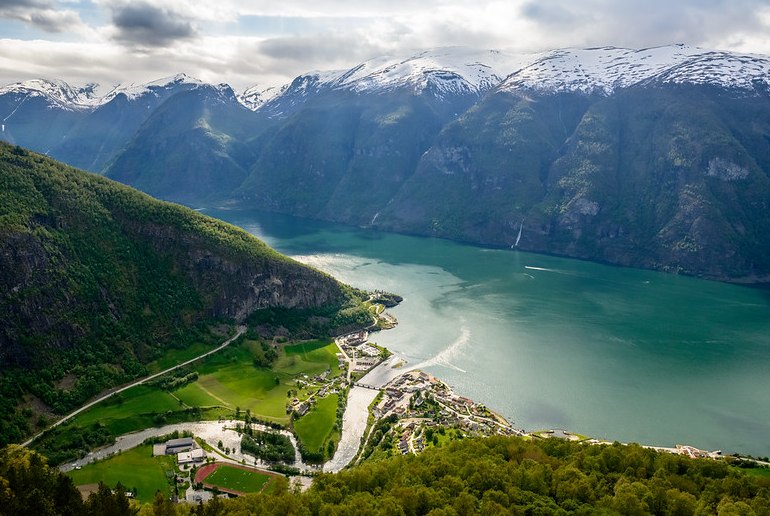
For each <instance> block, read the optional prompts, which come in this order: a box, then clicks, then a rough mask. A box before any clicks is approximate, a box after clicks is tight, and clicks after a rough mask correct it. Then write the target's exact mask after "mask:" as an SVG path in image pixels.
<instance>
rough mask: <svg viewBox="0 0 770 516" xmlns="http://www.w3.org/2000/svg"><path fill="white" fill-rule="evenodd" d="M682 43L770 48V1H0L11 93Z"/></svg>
mask: <svg viewBox="0 0 770 516" xmlns="http://www.w3.org/2000/svg"><path fill="white" fill-rule="evenodd" d="M669 43H687V44H691V45H698V46H703V47H708V48H717V49H725V50H738V51H743V52H756V53H767V54H770V0H499V1H488V0H473V1H462V0H419V1H417V0H312V1H304V0H271V1H263V0H239V1H236V0H216V1H200V0H163V1H160V0H0V85H2V84H7V83H10V82H15V81H18V80H24V79H30V78H37V77H45V78H60V79H64V80H66V81H68V82H70V83H71V84H73V85H83V84H85V83H87V82H91V81H95V82H99V83H101V84H102V85H103V87H109V86H111V85H114V84H117V83H119V82H147V81H150V80H154V79H157V78H160V77H165V76H168V75H173V74H175V73H177V72H185V73H187V74H189V75H192V76H194V77H197V78H199V79H201V80H204V81H208V82H214V83H219V82H227V83H229V84H231V85H232V86H233V87H235V88H236V89H243V88H245V87H247V86H251V85H253V84H263V85H277V84H283V83H285V82H288V81H289V80H291V78H293V77H295V76H296V75H298V74H299V73H302V72H306V71H309V70H326V69H338V68H349V67H351V66H354V65H355V64H357V63H359V62H361V61H363V60H365V59H368V58H370V57H374V56H376V55H380V54H393V53H406V52H409V51H410V50H411V49H417V48H429V47H437V46H447V45H463V46H472V47H477V48H494V49H502V50H510V51H514V52H533V51H542V50H548V49H552V48H557V47H567V46H574V47H589V46H605V45H614V46H622V47H630V48H644V47H649V46H656V45H665V44H669Z"/></svg>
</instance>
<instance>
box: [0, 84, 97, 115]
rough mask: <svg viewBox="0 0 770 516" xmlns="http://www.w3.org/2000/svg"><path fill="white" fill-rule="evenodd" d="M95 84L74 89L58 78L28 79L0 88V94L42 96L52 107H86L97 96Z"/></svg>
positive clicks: (77, 108) (78, 108)
mask: <svg viewBox="0 0 770 516" xmlns="http://www.w3.org/2000/svg"><path fill="white" fill-rule="evenodd" d="M96 87H97V85H96V84H93V83H91V84H87V85H86V86H84V87H83V88H79V89H74V88H72V87H71V86H70V85H69V84H67V83H66V82H64V81H62V80H60V79H30V80H27V81H21V82H17V83H13V84H9V85H7V86H3V87H2V88H0V95H6V94H17V95H23V96H25V97H42V98H44V99H46V100H48V102H49V103H50V104H51V106H52V107H59V108H62V109H67V110H73V111H74V110H82V109H88V108H89V107H90V106H91V105H92V104H93V102H94V100H95V99H97V98H98V97H97V96H96V94H95V89H96Z"/></svg>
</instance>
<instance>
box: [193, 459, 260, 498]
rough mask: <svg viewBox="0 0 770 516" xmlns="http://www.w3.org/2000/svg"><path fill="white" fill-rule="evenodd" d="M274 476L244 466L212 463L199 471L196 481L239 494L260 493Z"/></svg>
mask: <svg viewBox="0 0 770 516" xmlns="http://www.w3.org/2000/svg"><path fill="white" fill-rule="evenodd" d="M274 476H275V475H271V474H268V473H263V472H261V471H257V470H254V469H251V468H246V467H244V466H234V465H233V466H231V465H226V464H210V465H207V466H203V467H202V468H201V469H200V470H199V471H198V473H197V474H196V475H195V481H196V482H203V483H204V484H205V485H207V486H212V487H218V488H219V489H222V490H227V491H231V492H233V493H237V494H241V493H258V492H260V491H262V489H264V487H265V486H266V485H267V484H268V483H269V482H270V481H271V480H272V479H273V477H274Z"/></svg>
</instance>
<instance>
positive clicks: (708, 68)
mask: <svg viewBox="0 0 770 516" xmlns="http://www.w3.org/2000/svg"><path fill="white" fill-rule="evenodd" d="M768 78H770V60H768V58H767V57H764V56H753V55H748V54H737V53H732V52H714V51H710V50H704V49H701V48H698V47H691V46H688V45H669V46H662V47H654V48H645V49H641V50H634V49H628V48H617V47H601V48H586V49H576V48H567V49H560V50H553V51H549V52H543V53H539V54H531V55H529V56H521V58H520V66H519V68H518V69H516V70H515V71H514V72H513V73H512V74H511V75H509V76H508V77H507V78H506V79H505V81H503V83H502V84H501V85H500V89H501V90H508V91H512V90H520V89H526V90H534V91H540V92H582V93H601V94H605V95H610V94H612V93H613V92H614V91H615V90H616V89H617V88H625V87H628V86H631V85H634V84H639V83H651V82H658V83H676V84H684V83H687V84H714V85H718V86H722V87H727V88H735V87H737V88H751V87H753V85H755V84H756V81H757V80H760V81H763V82H765V83H768V82H770V81H768Z"/></svg>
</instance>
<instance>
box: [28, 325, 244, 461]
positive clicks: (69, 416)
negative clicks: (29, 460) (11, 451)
mask: <svg viewBox="0 0 770 516" xmlns="http://www.w3.org/2000/svg"><path fill="white" fill-rule="evenodd" d="M245 332H246V326H238V331H237V332H236V333H235V335H233V336H232V337H230V338H229V339H227V340H226V341H224V342H223V343H222V344H220V345H219V347H216V348H214V349H212V350H210V351H207V352H205V353H203V354H201V355H198V356H197V357H195V358H191V359H190V360H187V361H186V362H182V363H181V364H177V365H175V366H173V367H169V368H168V369H166V370H164V371H161V372H159V373H155V374H153V375H150V376H146V377H144V378H140V379H139V380H136V381H134V382H132V383H129V384H128V385H124V386H123V387H121V388H119V389H116V390H114V391H110V392H107V393H106V394H103V395H101V396H99V397H98V398H96V399H95V400H92V401H89V402H88V403H86V404H85V405H83V406H82V407H80V408H79V409H77V410H73V411H72V412H70V413H69V414H67V415H66V416H64V417H63V418H61V419H60V420H58V421H57V422H55V423H54V424H52V425H51V426H49V427H48V428H46V429H45V430H43V431H42V432H40V433H38V434H35V435H33V436H32V437H30V438H29V440H27V441H25V442H23V443H22V444H21V445H22V446H29V445H30V444H32V442H33V441H34V440H35V439H37V438H38V437H40V436H41V435H43V433H44V432H46V431H47V430H50V429H52V428H56V427H57V426H59V425H61V424H62V423H64V422H66V421H69V420H70V419H72V418H73V417H75V416H77V415H78V414H80V413H81V412H83V411H85V410H88V409H90V408H91V407H93V406H94V405H96V404H97V403H100V402H102V401H104V400H106V399H107V398H109V397H110V396H114V395H115V394H118V393H120V392H123V391H125V390H128V389H130V388H131V387H136V386H137V385H141V384H143V383H145V382H149V381H150V380H153V379H155V378H157V377H159V376H163V375H164V374H167V373H170V372H171V371H174V370H175V369H179V368H180V367H184V366H186V365H189V364H192V363H193V362H197V361H198V360H200V359H202V358H206V357H207V356H209V355H211V354H213V353H216V352H217V351H221V350H222V349H224V348H226V347H227V346H229V345H230V344H231V343H232V342H233V341H234V340H235V339H237V338H238V337H240V336H241V335H243V334H244V333H245Z"/></svg>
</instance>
